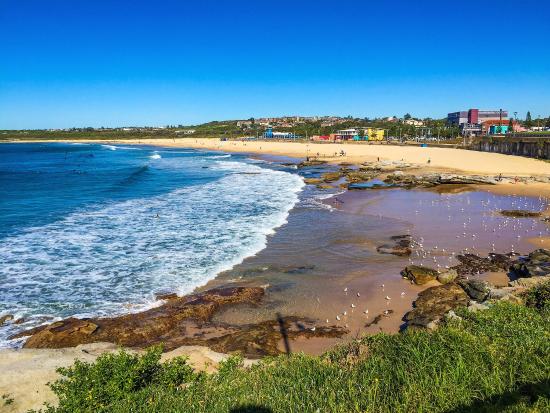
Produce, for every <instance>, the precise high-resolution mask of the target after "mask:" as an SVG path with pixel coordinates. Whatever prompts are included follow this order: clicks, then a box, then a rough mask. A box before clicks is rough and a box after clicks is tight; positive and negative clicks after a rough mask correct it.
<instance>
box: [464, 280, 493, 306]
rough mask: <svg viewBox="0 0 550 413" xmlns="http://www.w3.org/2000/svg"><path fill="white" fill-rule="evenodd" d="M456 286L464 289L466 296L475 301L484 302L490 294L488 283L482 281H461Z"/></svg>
mask: <svg viewBox="0 0 550 413" xmlns="http://www.w3.org/2000/svg"><path fill="white" fill-rule="evenodd" d="M458 284H459V285H460V286H461V287H462V288H463V289H464V291H465V292H466V294H468V296H469V297H470V298H472V299H473V300H475V301H479V302H482V301H485V300H486V299H487V298H488V297H489V293H490V292H491V286H490V285H489V283H488V282H486V281H482V280H466V279H461V280H459V281H458Z"/></svg>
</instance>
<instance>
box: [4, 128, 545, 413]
mask: <svg viewBox="0 0 550 413" xmlns="http://www.w3.org/2000/svg"><path fill="white" fill-rule="evenodd" d="M101 143H105V142H104V141H101ZM113 143H116V144H120V143H124V144H141V145H154V146H172V147H173V146H177V147H185V148H197V149H209V150H220V151H224V152H238V153H247V154H251V155H255V156H259V157H260V158H264V159H266V158H269V157H279V156H281V157H290V158H294V159H295V161H296V162H297V161H298V160H303V159H304V158H305V157H306V156H314V157H316V156H319V157H320V158H321V159H323V160H327V161H329V169H331V170H334V169H335V168H337V166H336V164H341V163H349V164H353V165H358V164H362V163H364V162H377V161H378V160H380V161H381V162H384V161H389V162H392V161H395V162H400V163H409V164H411V165H413V167H412V169H411V170H410V171H406V173H409V174H423V173H431V172H437V171H440V172H458V173H460V174H464V175H484V176H491V177H493V178H494V177H495V176H498V175H499V174H502V175H503V176H506V177H509V178H510V177H516V176H517V177H536V178H537V179H539V180H541V181H545V180H546V179H548V178H549V177H550V163H546V162H543V161H539V160H535V159H528V158H520V157H513V156H507V155H499V154H492V153H482V152H473V151H465V150H459V149H452V148H421V147H411V146H390V145H359V144H357V145H355V144H344V145H341V144H302V143H281V142H234V141H225V142H221V141H218V140H213V139H204V140H195V139H179V140H176V141H172V140H140V141H133V140H131V141H117V142H113ZM341 150H343V151H344V152H345V153H346V156H336V157H335V156H331V155H334V153H335V152H339V151H341ZM317 153H319V155H317ZM428 160H430V162H429V163H428ZM323 171H326V170H324V169H323V168H322V167H321V169H319V170H315V171H314V173H313V175H311V176H315V177H316V176H319V175H320V174H322V173H323ZM308 176H309V175H308ZM339 183H340V181H336V182H333V183H331V184H330V185H329V192H327V196H321V197H318V196H317V195H319V194H322V193H323V191H324V190H326V188H325V189H316V188H315V185H308V188H309V190H313V191H317V192H315V194H316V196H317V197H316V198H315V196H313V195H312V194H308V195H307V196H306V197H309V198H311V199H313V198H315V199H316V201H315V202H320V203H322V204H323V205H325V206H326V208H318V207H315V208H309V207H308V206H307V205H306V203H303V204H299V205H298V206H297V207H296V208H294V210H292V211H291V213H290V216H289V218H288V223H287V224H286V225H284V226H282V227H281V228H279V229H278V230H277V232H276V233H275V234H274V235H273V236H271V237H270V238H269V241H268V244H267V248H265V249H264V250H263V251H261V252H260V253H258V254H256V255H255V256H252V257H249V258H247V259H245V260H244V262H242V263H241V264H239V265H237V266H235V267H234V268H232V269H231V270H230V271H226V272H223V273H221V274H219V276H218V277H217V278H216V279H214V280H212V281H210V282H209V283H208V284H207V285H205V286H203V287H200V288H199V289H198V291H199V292H201V291H208V290H209V289H212V288H218V287H225V286H228V285H229V286H238V287H251V288H257V287H259V286H262V287H263V288H265V291H266V294H265V297H263V298H262V301H261V304H259V305H258V304H256V303H254V304H253V305H252V304H247V303H241V304H239V305H236V306H227V307H224V308H222V309H220V310H219V311H218V312H216V313H215V315H214V316H213V318H212V319H211V320H208V321H209V323H212V325H214V326H216V325H217V326H223V327H224V328H226V327H229V328H230V329H238V328H239V326H246V328H248V326H251V325H259V324H261V323H264V322H266V321H268V320H272V319H273V318H274V315H275V314H279V313H282V314H283V315H284V316H298V317H301V318H303V319H304V320H308V323H310V324H307V326H308V327H307V328H308V329H309V330H312V331H315V328H317V332H319V331H320V330H321V329H322V328H331V327H333V326H334V327H335V328H339V329H345V330H346V332H347V333H346V334H345V335H343V336H339V337H323V336H315V335H314V334H313V333H311V332H309V333H308V334H307V335H299V336H296V339H295V340H293V341H292V342H291V343H290V344H291V349H292V351H303V352H306V353H310V354H320V353H322V352H324V351H326V350H327V349H328V348H330V347H331V346H333V345H334V344H338V343H345V342H348V341H349V340H350V339H353V338H354V337H359V336H361V335H362V334H372V333H376V332H379V331H383V332H387V333H397V332H398V331H399V330H400V329H401V328H403V325H404V318H403V317H404V315H405V314H406V313H407V312H408V311H410V310H411V309H412V307H413V302H414V301H415V300H416V298H417V296H418V294H419V293H420V292H422V291H424V290H425V289H427V288H428V287H431V286H435V285H438V282H437V281H435V280H434V281H430V282H428V283H426V284H423V285H416V284H414V283H412V282H409V281H408V280H403V278H402V276H401V275H400V272H401V271H402V270H403V268H405V267H406V266H407V265H409V264H420V265H426V266H434V267H435V266H436V265H437V266H438V267H440V266H441V267H440V268H441V269H443V268H445V267H448V266H453V265H456V264H457V263H458V261H457V260H456V258H455V254H456V255H458V254H461V253H465V252H469V253H475V254H479V256H486V255H487V254H488V253H490V252H491V251H497V252H502V253H507V252H510V251H514V250H515V251H517V252H520V253H524V254H525V253H528V252H529V251H531V250H533V249H535V246H537V247H544V245H545V243H546V242H549V241H548V238H547V235H548V225H547V223H545V222H542V221H541V220H540V219H537V218H533V219H531V218H526V219H524V220H513V219H506V218H504V217H502V216H499V215H498V211H499V210H502V209H508V208H519V207H522V208H526V209H537V210H541V212H542V213H544V214H547V213H548V203H547V198H548V197H549V196H550V184H549V183H546V182H532V181H531V180H530V181H528V183H525V182H521V181H519V182H514V181H513V179H507V180H506V182H505V183H499V184H497V185H469V186H466V187H465V188H461V190H460V191H458V192H457V193H453V192H452V191H450V192H446V191H437V190H428V189H422V188H418V189H417V188H414V189H412V190H406V189H402V188H390V189H381V190H367V191H352V190H349V191H344V190H340V189H339ZM337 189H338V192H335V190H337ZM335 193H336V197H337V198H336V199H337V201H335V198H334V196H333V197H331V194H333V195H334V194H335ZM309 198H308V199H309ZM517 234H521V235H517ZM404 235H407V236H410V237H411V238H412V239H413V240H414V242H415V243H416V244H415V245H416V247H415V248H414V249H415V250H414V252H413V254H412V255H411V256H410V257H407V256H394V255H391V254H380V253H378V251H377V248H378V247H379V246H381V245H384V244H386V243H388V242H391V239H392V237H396V236H397V237H399V236H404ZM491 244H492V248H491ZM415 254H416V255H415ZM451 254H452V255H451ZM480 279H485V280H490V281H491V282H492V283H494V284H495V285H506V284H507V281H508V278H507V276H506V274H505V272H496V273H487V274H482V275H481V277H480ZM320 280H322V282H319V281H320ZM207 325H208V323H207ZM194 328H195V327H194V326H193V328H189V329H188V332H189V331H194V330H193V329H194ZM216 328H217V327H215V328H213V330H215V329H216ZM194 334H195V336H196V337H195V338H194V340H196V342H197V343H199V344H200V343H207V341H206V339H207V338H208V337H209V334H211V337H214V338H211V341H210V343H214V344H215V345H219V343H218V341H216V340H218V338H217V337H215V334H213V333H212V331H210V332H208V331H207V332H206V334H205V330H202V331H201V329H197V330H196V331H195V333H194ZM212 334H213V335H212ZM252 334H257V333H252ZM262 334H263V333H262ZM201 340H202V341H201ZM193 343H195V341H193ZM86 345H88V346H92V347H90V349H91V350H90V352H89V353H87V352H84V353H83V352H82V350H81V348H72V349H63V350H53V349H42V350H40V349H36V350H34V349H32V350H31V349H23V350H4V351H3V352H0V367H2V369H3V370H5V371H11V372H14V373H16V372H17V374H16V375H15V376H14V377H15V379H14V380H15V381H11V380H8V381H5V380H4V381H2V382H0V392H5V393H6V394H12V395H14V396H15V398H16V399H17V403H16V404H14V406H13V408H12V409H11V410H7V411H23V410H24V409H26V408H29V407H34V408H36V407H39V406H40V404H41V403H42V402H43V401H54V400H55V398H53V395H52V394H51V392H49V390H47V388H46V385H45V383H46V382H47V381H49V380H52V379H54V378H55V377H57V375H56V373H55V372H54V370H55V367H58V366H67V365H70V364H71V361H72V360H74V359H75V358H77V357H78V358H84V359H86V360H90V361H91V360H93V359H94V358H95V357H96V356H97V355H98V354H100V353H102V352H104V351H112V350H113V348H114V347H113V346H105V347H103V346H102V345H97V344H86ZM94 346H95V347H94ZM223 346H226V347H223ZM223 346H222V347H217V348H216V350H217V351H221V349H223V348H228V347H227V343H224V344H223ZM278 347H279V349H280V350H281V351H282V350H284V343H283V340H280V341H279V343H278ZM85 350H86V348H85ZM86 351H88V350H86ZM174 354H176V355H178V354H186V355H190V356H191V362H192V364H193V365H194V366H196V367H197V368H204V363H205V362H206V363H210V364H211V366H215V364H216V362H217V361H219V360H220V359H221V358H222V356H221V355H219V354H218V353H214V352H212V351H211V350H209V349H207V348H206V347H201V346H194V347H189V346H184V347H177V348H176V350H173V351H172V352H170V353H167V356H166V357H171V356H173V355H174ZM4 377H7V376H6V375H4ZM31 380H32V384H30V388H31V389H30V390H28V388H27V387H28V386H29V385H28V383H30V381H31ZM35 381H36V383H38V384H37V386H39V389H38V391H37V392H36V393H32V397H27V396H26V394H27V393H29V392H32V391H33V390H32V389H34V388H35V387H36V385H35V384H34V382H35ZM18 383H20V384H18ZM24 383H27V387H25V386H24V385H23V384H24ZM14 385H16V387H17V389H22V390H21V391H19V390H17V391H15V390H14Z"/></svg>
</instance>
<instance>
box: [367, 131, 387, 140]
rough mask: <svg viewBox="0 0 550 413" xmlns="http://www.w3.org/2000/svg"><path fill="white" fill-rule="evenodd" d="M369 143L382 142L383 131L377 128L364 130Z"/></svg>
mask: <svg viewBox="0 0 550 413" xmlns="http://www.w3.org/2000/svg"><path fill="white" fill-rule="evenodd" d="M365 132H366V134H367V136H368V137H369V141H383V140H384V137H385V131H384V129H379V128H367V129H365Z"/></svg>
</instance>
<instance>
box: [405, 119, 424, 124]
mask: <svg viewBox="0 0 550 413" xmlns="http://www.w3.org/2000/svg"><path fill="white" fill-rule="evenodd" d="M403 123H404V124H405V125H412V126H424V122H422V121H421V120H418V119H405V120H404V121H403Z"/></svg>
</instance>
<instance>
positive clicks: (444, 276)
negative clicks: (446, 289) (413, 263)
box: [437, 269, 458, 284]
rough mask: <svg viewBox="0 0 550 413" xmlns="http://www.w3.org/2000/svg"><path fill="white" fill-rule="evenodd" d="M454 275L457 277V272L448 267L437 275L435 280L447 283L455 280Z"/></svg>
mask: <svg viewBox="0 0 550 413" xmlns="http://www.w3.org/2000/svg"><path fill="white" fill-rule="evenodd" d="M456 277H458V272H456V270H453V269H448V270H446V271H443V272H442V273H440V274H438V275H437V281H439V282H440V283H441V284H449V283H451V282H453V281H454V280H456Z"/></svg>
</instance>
